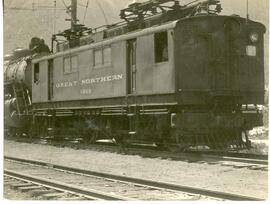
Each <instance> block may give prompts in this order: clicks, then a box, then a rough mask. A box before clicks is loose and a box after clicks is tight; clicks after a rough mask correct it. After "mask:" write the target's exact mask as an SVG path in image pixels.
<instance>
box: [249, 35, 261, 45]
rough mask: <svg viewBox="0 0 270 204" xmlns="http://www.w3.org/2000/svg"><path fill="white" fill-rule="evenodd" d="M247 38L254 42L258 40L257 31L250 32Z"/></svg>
mask: <svg viewBox="0 0 270 204" xmlns="http://www.w3.org/2000/svg"><path fill="white" fill-rule="evenodd" d="M249 38H250V41H251V42H253V43H256V42H258V40H259V35H258V33H250V35H249Z"/></svg>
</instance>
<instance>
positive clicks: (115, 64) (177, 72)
mask: <svg viewBox="0 0 270 204" xmlns="http://www.w3.org/2000/svg"><path fill="white" fill-rule="evenodd" d="M73 6H74V4H73ZM73 10H76V8H73ZM221 10H222V8H221V5H220V3H219V1H217V0H206V1H202V2H200V3H192V4H189V5H185V6H183V5H180V4H179V2H178V1H175V0H159V1H152V0H150V1H147V2H145V3H134V4H131V5H129V7H128V8H126V9H123V10H121V14H120V16H121V18H122V19H124V20H125V22H123V23H119V24H116V25H112V26H107V27H106V28H103V29H99V30H94V29H87V28H86V27H84V26H82V25H79V24H76V22H77V19H76V16H73V18H75V19H73V20H72V27H71V29H69V30H66V31H64V32H62V33H59V34H56V35H54V36H53V38H52V40H53V41H52V42H53V43H52V44H53V45H54V43H55V42H58V41H57V37H59V36H62V37H65V38H66V39H67V41H66V42H64V43H57V44H56V51H55V52H54V53H53V54H50V55H45V56H42V57H38V58H35V59H33V60H32V70H31V71H32V74H31V75H32V81H31V82H32V83H31V89H32V106H31V113H32V120H31V126H32V127H33V128H32V129H31V134H32V135H50V136H53V137H61V136H62V137H67V136H70V137H78V136H83V137H84V139H85V140H86V141H89V142H94V141H96V140H97V139H104V138H109V139H115V140H116V141H117V142H118V143H120V144H124V143H126V142H127V141H128V142H136V143H138V142H139V143H141V142H143V143H145V142H147V143H149V142H150V143H155V144H157V145H162V146H164V145H165V146H177V147H180V148H188V147H190V146H198V145H202V146H208V147H210V148H214V149H221V148H222V149H223V148H247V147H249V146H250V142H249V140H248V134H247V131H248V130H250V129H252V128H253V127H255V126H260V125H262V113H261V112H260V111H259V109H258V108H257V106H258V105H263V104H264V50H263V47H264V33H265V31H266V30H265V26H264V25H262V24H261V23H258V22H254V21H252V20H250V19H245V18H242V17H240V16H236V15H232V16H222V15H218V14H219V13H220V12H221ZM159 11H161V12H159Z"/></svg>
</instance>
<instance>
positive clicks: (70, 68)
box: [64, 55, 78, 74]
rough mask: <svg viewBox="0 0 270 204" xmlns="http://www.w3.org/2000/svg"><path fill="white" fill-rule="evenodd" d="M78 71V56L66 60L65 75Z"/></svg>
mask: <svg viewBox="0 0 270 204" xmlns="http://www.w3.org/2000/svg"><path fill="white" fill-rule="evenodd" d="M77 70H78V56H77V55H74V56H68V57H65V58H64V74H69V73H73V72H76V71H77Z"/></svg>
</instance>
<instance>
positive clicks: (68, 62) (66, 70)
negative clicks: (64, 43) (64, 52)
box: [64, 57, 71, 74]
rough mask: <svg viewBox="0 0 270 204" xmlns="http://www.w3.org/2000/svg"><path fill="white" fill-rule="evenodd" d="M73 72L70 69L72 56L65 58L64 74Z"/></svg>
mask: <svg viewBox="0 0 270 204" xmlns="http://www.w3.org/2000/svg"><path fill="white" fill-rule="evenodd" d="M70 72H71V69H70V57H65V58H64V74H68V73H70Z"/></svg>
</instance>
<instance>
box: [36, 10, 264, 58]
mask: <svg viewBox="0 0 270 204" xmlns="http://www.w3.org/2000/svg"><path fill="white" fill-rule="evenodd" d="M208 17H215V18H224V17H231V18H237V19H241V20H242V21H244V20H246V19H245V18H243V17H240V16H236V15H232V16H225V15H198V16H192V17H188V18H183V19H178V20H175V21H170V22H166V23H163V24H161V25H153V26H152V27H148V28H144V29H141V30H134V31H131V32H129V33H124V34H122V35H118V36H113V37H111V38H104V39H102V40H100V41H98V42H93V43H90V44H87V45H82V46H79V47H75V48H70V49H67V50H64V51H60V52H56V53H52V54H50V55H47V56H44V55H43V56H37V57H36V58H35V59H33V63H37V62H39V61H43V60H48V59H53V58H56V57H60V56H63V55H67V54H73V53H78V52H81V51H84V50H88V49H91V48H95V47H101V46H106V45H110V44H112V43H115V42H119V41H125V40H128V39H132V38H136V37H137V36H142V35H147V34H151V33H155V32H161V31H165V30H169V29H174V28H175V27H176V25H177V23H178V22H183V21H188V20H192V19H193V20H194V19H198V18H208ZM249 22H250V23H252V22H253V23H258V24H260V25H261V26H263V27H264V28H265V26H264V25H263V24H262V23H260V22H255V21H251V20H249Z"/></svg>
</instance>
